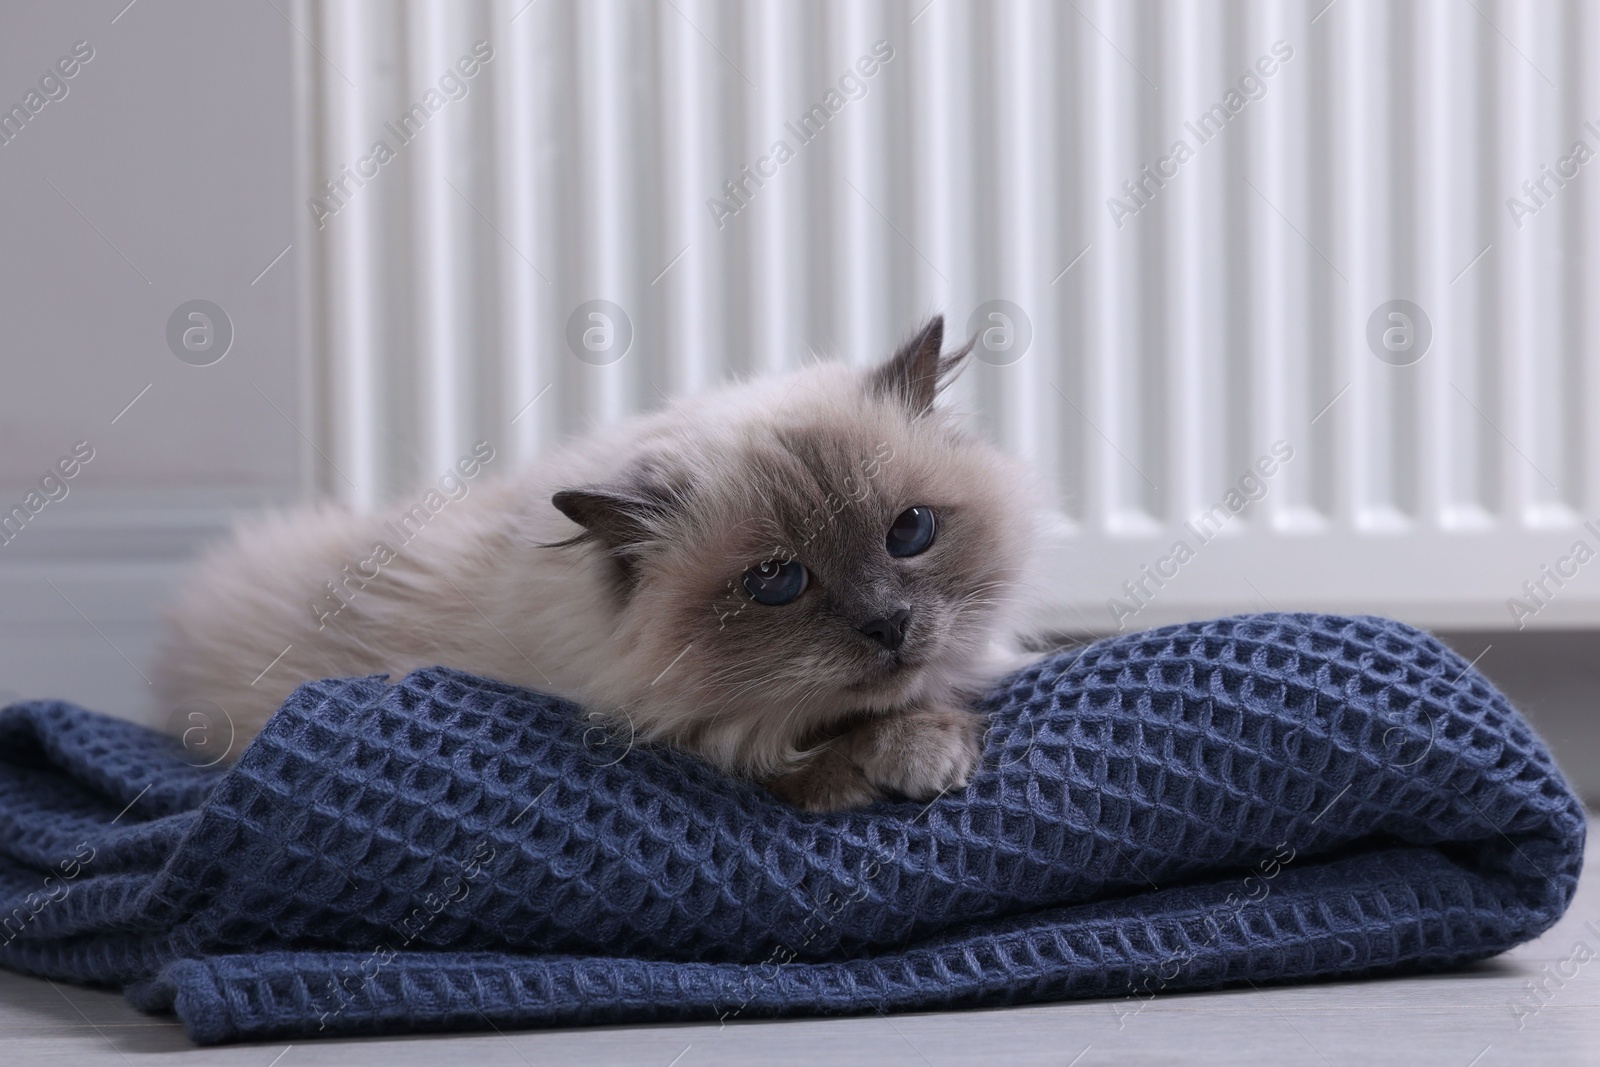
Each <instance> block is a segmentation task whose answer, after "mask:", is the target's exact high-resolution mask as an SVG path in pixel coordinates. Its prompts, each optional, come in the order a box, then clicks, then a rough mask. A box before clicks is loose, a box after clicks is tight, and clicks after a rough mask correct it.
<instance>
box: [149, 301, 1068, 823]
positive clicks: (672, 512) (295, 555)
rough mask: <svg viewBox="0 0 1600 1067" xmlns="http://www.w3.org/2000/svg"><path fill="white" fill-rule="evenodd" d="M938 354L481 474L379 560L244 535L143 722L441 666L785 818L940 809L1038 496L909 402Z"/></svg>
mask: <svg viewBox="0 0 1600 1067" xmlns="http://www.w3.org/2000/svg"><path fill="white" fill-rule="evenodd" d="M943 337H944V328H943V321H942V319H939V318H935V319H933V320H932V321H930V322H929V323H928V324H927V325H926V326H925V327H924V328H923V329H922V330H921V331H920V332H919V333H918V334H917V335H916V337H915V338H913V339H912V340H911V341H910V342H909V343H907V344H906V345H905V346H904V347H902V348H901V349H900V350H899V351H898V352H897V353H896V354H895V355H894V356H893V357H892V358H891V359H889V360H888V361H887V362H886V363H884V364H882V365H880V366H878V367H875V368H872V369H870V370H860V369H856V368H852V367H849V366H846V365H843V364H838V363H824V364H819V365H815V366H812V367H809V368H807V369H804V370H801V371H799V372H797V373H793V374H790V375H787V376H783V377H773V378H764V379H759V380H756V381H753V382H749V383H744V384H738V385H734V386H730V387H727V388H724V389H721V390H717V391H714V392H711V393H708V394H705V395H702V396H699V397H695V398H692V399H690V400H687V401H684V402H681V403H678V404H675V405H673V406H672V407H670V408H668V409H666V410H664V411H659V412H656V413H654V414H650V415H646V416H642V417H638V418H635V419H633V420H631V421H628V422H625V423H623V424H621V425H618V426H615V427H611V428H609V429H608V430H606V431H605V432H603V433H599V434H595V435H593V436H590V437H589V438H587V439H585V440H582V441H579V442H577V443H576V444H573V445H571V446H569V447H567V448H566V449H564V450H563V451H561V452H559V453H557V454H555V455H553V456H551V457H549V458H548V459H547V460H546V461H544V462H542V463H539V464H536V465H535V466H533V467H532V468H530V469H528V470H525V471H521V472H517V473H513V474H509V475H505V476H501V477H497V478H485V479H484V480H483V481H482V482H481V483H480V484H478V485H476V486H474V487H473V488H472V489H471V492H470V493H469V494H467V495H466V496H464V497H462V498H460V499H458V500H455V501H453V502H451V503H450V504H449V506H448V507H444V508H442V509H441V510H439V511H438V513H437V514H436V515H434V516H433V517H432V518H431V520H429V521H428V524H427V525H426V527H425V528H423V529H421V530H420V531H419V532H418V533H417V534H416V536H415V538H414V539H412V540H409V541H407V542H406V543H405V544H404V545H403V547H398V548H396V547H394V546H393V545H392V544H391V543H390V541H392V540H393V539H392V538H391V537H390V536H389V533H388V531H389V530H392V529H393V526H392V525H390V526H388V527H386V526H385V524H384V519H385V516H383V515H366V514H358V513H355V512H352V511H350V510H348V509H345V508H341V507H333V506H324V507H320V508H316V509H310V510H306V511H302V512H298V513H293V514H290V515H287V516H280V517H277V518H274V519H271V520H268V521H264V522H261V523H259V524H258V525H255V526H252V527H247V528H244V529H242V530H241V531H239V532H238V534H237V536H236V537H235V539H234V540H233V542H232V543H231V544H229V545H227V546H225V547H223V548H221V549H220V550H218V551H215V552H213V553H211V554H210V555H209V556H208V557H207V558H205V559H204V560H203V561H202V562H201V563H200V565H199V566H198V568H197V569H196V571H195V572H194V574H193V576H192V578H191V580H190V581H189V582H188V584H187V585H186V586H185V588H184V589H183V590H182V591H181V593H180V595H179V597H178V599H177V601H176V603H175V605H174V607H173V608H172V610H171V612H170V614H169V627H168V633H167V635H166V641H165V643H164V646H163V650H162V653H161V657H160V661H159V663H158V667H157V678H156V684H157V688H158V693H159V696H160V699H161V700H162V701H163V702H164V705H165V706H166V707H169V708H176V707H180V706H181V705H183V704H184V703H185V702H188V701H196V700H198V701H205V702H210V703H213V704H215V705H217V706H218V707H220V708H222V709H223V710H224V711H225V712H226V713H227V715H228V716H229V718H230V719H231V721H232V722H233V724H234V728H235V731H236V735H237V738H238V740H239V741H243V740H248V739H249V738H250V737H252V736H254V734H255V733H257V732H258V731H259V730H260V729H261V727H262V725H263V724H264V723H265V722H266V719H267V717H268V716H269V715H270V714H271V713H272V711H273V710H274V709H275V708H276V707H277V706H278V705H279V704H280V703H281V702H282V700H283V698H284V697H285V696H287V695H288V693H289V692H290V691H291V690H292V689H293V688H294V687H295V686H296V685H297V684H299V683H300V682H301V681H303V680H306V679H311V678H320V677H333V676H351V675H363V674H370V673H379V672H387V673H388V674H390V675H391V676H394V677H399V676H401V675H403V674H405V673H406V672H407V671H410V670H412V669H414V668H417V667H422V666H428V665H433V664H443V665H446V666H450V667H456V668H460V669H462V670H465V671H470V672H472V673H475V674H479V675H484V676H487V677H490V678H496V679H501V680H503V681H507V682H511V683H514V684H517V685H521V686H526V687H528V688H531V689H536V690H542V691H546V692H554V693H558V694H560V695H563V696H566V697H568V698H570V699H572V700H573V701H575V702H576V703H578V704H580V705H581V706H583V707H584V708H585V709H587V711H588V712H589V714H590V715H591V716H592V717H594V718H596V719H597V720H599V721H601V722H603V723H605V724H607V725H608V727H609V729H610V732H611V733H612V734H613V735H614V736H617V737H620V738H623V739H629V738H632V739H634V740H637V741H642V742H652V741H653V742H664V743H667V744H671V745H674V746H677V747H679V748H681V749H684V750H686V751H689V752H692V753H695V754H697V755H698V756H700V757H701V758H703V759H705V760H707V761H709V762H710V763H712V764H714V765H716V766H718V767H720V768H722V769H724V770H726V771H729V772H731V773H734V774H738V775H743V776H747V777H750V778H754V779H758V780H761V781H764V782H766V783H767V784H768V785H769V787H770V788H771V789H772V790H773V791H774V792H775V793H776V794H777V795H778V796H780V797H782V798H784V799H786V800H788V801H789V802H791V803H793V804H795V805H798V806H800V807H803V808H807V809H811V810H819V811H820V810H836V809H841V808H847V807H853V806H857V805H861V804H865V803H867V802H869V801H872V800H874V799H876V798H879V797H881V796H884V795H889V794H898V795H902V796H906V797H910V798H913V799H928V798H931V797H934V796H936V795H938V794H939V793H940V792H941V791H944V790H950V789H955V788H958V787H960V786H962V785H963V784H965V782H966V781H967V779H968V777H969V776H970V774H971V773H972V771H973V769H974V767H975V765H976V764H977V761H978V758H979V746H980V740H981V733H982V730H983V726H984V724H983V722H982V721H981V720H980V718H979V716H978V715H977V714H975V713H974V712H973V711H971V710H969V707H968V705H969V703H970V701H971V698H972V697H973V696H975V695H977V694H978V693H980V692H981V691H982V690H983V689H984V688H985V686H986V685H987V684H988V683H990V682H991V681H993V680H994V679H995V678H997V677H998V676H999V675H1000V674H1002V673H1004V672H1005V671H1007V670H1010V669H1013V668H1015V667H1017V666H1019V665H1021V664H1022V663H1023V662H1025V661H1026V659H1027V658H1028V657H1027V654H1026V653H1025V652H1024V651H1023V637H1024V626H1025V623H1024V619H1025V616H1026V612H1025V610H1023V594H1024V592H1025V586H1024V584H1023V583H1024V582H1025V580H1026V579H1027V578H1028V577H1029V576H1030V568H1031V566H1032V564H1031V560H1030V557H1031V553H1032V551H1033V547H1034V545H1035V544H1036V542H1037V540H1038V526H1037V518H1036V510H1035V508H1036V505H1037V502H1038V501H1039V500H1040V499H1041V497H1040V494H1039V493H1038V492H1037V490H1036V489H1035V488H1034V487H1033V486H1032V484H1031V483H1030V481H1029V479H1028V478H1027V477H1026V475H1025V473H1024V471H1023V470H1022V469H1021V467H1020V466H1019V465H1018V464H1017V463H1016V462H1015V461H1013V460H1011V459H1010V458H1008V457H1007V456H1005V455H1004V454H1003V453H1001V452H1000V451H998V450H997V449H996V448H994V447H993V446H991V445H989V444H988V443H986V442H984V441H983V440H981V439H980V438H978V437H976V436H974V435H972V434H971V433H969V432H968V431H966V430H964V429H963V428H961V427H960V426H959V425H958V424H957V421H956V420H955V419H954V417H953V416H951V415H950V414H949V413H948V412H946V411H945V410H943V409H942V408H939V407H936V406H935V404H934V400H935V397H936V395H937V393H938V392H939V390H940V389H941V387H942V386H943V385H945V384H946V383H947V382H948V381H949V379H950V378H951V377H952V376H953V375H954V374H955V373H956V372H957V371H958V370H959V368H960V366H961V365H962V363H963V361H964V360H965V358H966V357H967V355H968V353H969V352H970V351H971V348H972V345H971V343H970V342H969V343H968V344H967V346H966V347H965V348H963V349H961V350H959V351H956V352H953V353H951V354H944V353H943V352H942V343H943ZM480 458H481V453H480ZM374 570H376V571H377V573H376V575H374V574H373V571H374ZM330 593H333V594H335V595H336V597H337V599H333V598H330ZM333 605H339V607H338V610H337V611H336V612H335V611H331V610H330V609H331V608H332V606H333ZM286 648H287V651H283V650H285V649H286ZM280 651H281V652H283V654H282V656H281V657H280V658H279V659H277V660H276V661H275V662H273V663H272V665H271V666H270V668H269V669H267V670H266V671H265V672H264V673H262V668H263V667H264V666H265V665H267V664H268V662H269V661H271V660H273V657H274V656H277V655H278V654H279V653H280ZM252 679H254V680H252Z"/></svg>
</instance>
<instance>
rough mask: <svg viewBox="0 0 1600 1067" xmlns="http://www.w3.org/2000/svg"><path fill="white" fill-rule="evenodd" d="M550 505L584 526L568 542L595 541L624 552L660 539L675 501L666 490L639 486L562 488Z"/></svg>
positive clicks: (645, 484) (657, 487)
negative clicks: (663, 524)
mask: <svg viewBox="0 0 1600 1067" xmlns="http://www.w3.org/2000/svg"><path fill="white" fill-rule="evenodd" d="M550 503H552V504H554V505H555V506H556V508H557V510H559V511H560V512H561V514H563V515H565V516H566V517H567V518H569V519H571V520H572V521H573V522H575V523H577V524H578V525H579V526H582V527H583V533H581V534H579V535H578V536H577V537H574V538H571V539H570V540H569V541H568V542H565V543H573V542H577V541H586V540H591V539H592V540H595V541H598V542H600V544H602V545H604V546H605V547H606V548H608V549H610V550H611V551H613V552H624V551H627V550H629V549H631V548H634V547H636V546H638V545H640V544H643V543H644V542H646V541H652V540H655V539H656V538H657V537H658V536H659V534H660V529H661V520H662V519H663V518H664V517H665V516H666V515H667V513H668V511H669V510H670V509H671V505H672V500H671V494H670V492H669V491H668V490H666V489H665V488H664V487H661V486H655V485H652V484H649V483H639V484H634V485H627V486H601V485H590V486H584V487H582V488H579V489H562V490H560V491H559V492H557V493H556V494H555V495H554V496H552V497H551V498H550Z"/></svg>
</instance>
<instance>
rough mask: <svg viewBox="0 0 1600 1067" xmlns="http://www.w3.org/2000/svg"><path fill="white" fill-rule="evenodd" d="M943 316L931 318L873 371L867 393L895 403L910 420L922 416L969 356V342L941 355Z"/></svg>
mask: <svg viewBox="0 0 1600 1067" xmlns="http://www.w3.org/2000/svg"><path fill="white" fill-rule="evenodd" d="M943 348H944V316H943V315H935V316H934V317H933V318H931V319H929V320H928V323H927V325H925V326H923V327H922V329H920V330H918V331H917V335H916V336H915V337H913V338H912V339H911V340H909V341H907V342H906V343H905V344H904V345H902V346H901V347H900V351H898V352H896V353H895V354H894V356H893V357H891V358H890V360H889V361H888V362H887V363H885V364H883V365H882V366H881V367H878V368H876V369H875V370H873V371H872V372H871V373H870V374H869V376H868V378H867V389H868V390H869V391H870V392H871V393H872V394H873V395H874V396H882V397H892V398H894V399H896V400H899V401H900V402H901V403H902V404H904V405H905V406H906V407H907V408H908V409H909V410H910V412H911V414H912V415H913V416H920V415H926V414H927V413H928V411H929V410H930V409H931V408H932V407H933V401H934V398H935V397H937V396H938V395H939V392H940V390H942V389H943V388H944V387H945V386H946V385H948V384H949V383H950V379H952V378H954V377H955V375H956V372H957V371H958V370H960V369H961V364H962V363H963V362H965V361H966V358H967V356H968V355H969V354H971V352H972V342H971V341H968V342H967V343H966V344H965V345H963V346H962V347H960V348H958V349H956V350H955V351H954V352H951V353H950V354H949V355H945V354H943V351H942V350H943Z"/></svg>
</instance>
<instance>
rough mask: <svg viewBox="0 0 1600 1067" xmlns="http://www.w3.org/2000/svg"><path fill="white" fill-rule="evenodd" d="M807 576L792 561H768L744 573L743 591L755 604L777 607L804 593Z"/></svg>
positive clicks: (801, 566)
mask: <svg viewBox="0 0 1600 1067" xmlns="http://www.w3.org/2000/svg"><path fill="white" fill-rule="evenodd" d="M807 581H808V575H807V574H806V568H805V566H804V565H803V564H800V563H796V562H795V561H794V560H792V559H790V560H781V559H769V560H767V561H766V562H765V563H763V564H761V565H759V566H756V567H751V568H750V569H749V570H747V571H745V572H744V591H745V592H747V593H749V594H750V599H751V600H754V601H755V602H756V603H757V604H765V605H767V606H768V607H774V608H775V607H778V606H779V605H780V604H787V603H789V602H790V601H791V600H793V599H795V598H796V597H798V596H799V595H800V594H801V593H803V592H805V591H806V582H807Z"/></svg>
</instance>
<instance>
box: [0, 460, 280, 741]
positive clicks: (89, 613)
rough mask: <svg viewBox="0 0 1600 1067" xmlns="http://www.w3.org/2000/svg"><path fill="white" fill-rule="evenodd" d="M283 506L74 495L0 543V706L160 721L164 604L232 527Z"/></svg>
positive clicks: (235, 495)
mask: <svg viewBox="0 0 1600 1067" xmlns="http://www.w3.org/2000/svg"><path fill="white" fill-rule="evenodd" d="M285 503H288V500H287V499H286V496H285V494H282V493H273V492H268V491H261V490H251V489H198V490H194V489H189V490H164V489H157V490H103V491H94V492H91V491H87V490H83V491H77V492H74V493H72V494H70V495H69V496H68V497H67V498H66V499H65V500H62V501H59V502H55V503H51V504H49V505H47V506H46V507H45V508H44V509H43V510H41V511H40V512H39V513H38V514H37V515H35V516H33V517H32V519H30V520H29V522H28V523H27V524H26V525H25V526H24V527H23V528H22V529H21V530H20V531H19V532H16V533H15V534H14V535H13V536H12V537H11V539H10V540H9V541H7V542H6V543H4V544H0V704H3V703H8V702H10V701H12V700H18V699H31V698H45V697H59V698H62V699H66V700H71V701H74V702H76V703H79V704H82V705H84V706H85V707H90V708H94V709H96V710H98V711H105V712H108V713H110V714H113V715H121V716H124V717H127V718H133V719H137V720H139V721H142V722H150V721H154V720H156V719H157V718H159V712H158V709H156V708H155V706H154V703H153V701H152V700H151V698H150V693H149V686H148V683H147V678H148V674H149V667H150V660H151V657H152V656H153V654H154V652H155V647H156V642H157V638H158V634H159V630H160V613H161V609H162V605H163V604H164V603H165V602H166V600H167V598H168V597H169V596H170V595H171V594H172V591H173V590H174V589H175V588H176V586H177V583H178V581H179V580H180V579H181V578H182V576H183V573H184V571H185V570H186V568H187V567H188V565H189V563H190V561H191V560H192V559H193V558H194V556H195V555H196V554H197V553H198V552H199V551H201V549H203V548H204V547H205V546H206V545H208V544H210V543H212V542H214V541H216V540H218V539H220V538H222V537H225V536H226V535H227V533H228V531H229V529H230V527H231V526H232V523H233V521H234V519H235V518H236V517H237V516H239V515H242V514H247V513H250V512H253V511H258V510H260V509H261V508H263V507H270V506H277V505H282V504H285Z"/></svg>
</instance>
